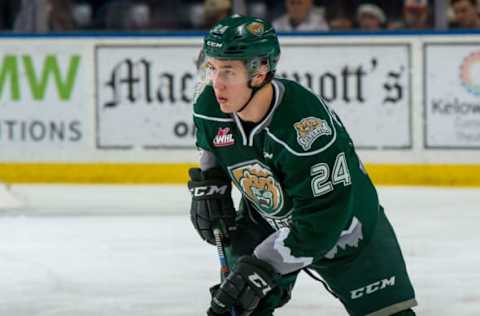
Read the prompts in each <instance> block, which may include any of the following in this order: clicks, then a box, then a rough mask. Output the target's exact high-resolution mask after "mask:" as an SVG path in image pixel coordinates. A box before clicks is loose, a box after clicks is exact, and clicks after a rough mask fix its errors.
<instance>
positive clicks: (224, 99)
mask: <svg viewBox="0 0 480 316" xmlns="http://www.w3.org/2000/svg"><path fill="white" fill-rule="evenodd" d="M207 78H208V80H210V81H211V83H212V86H213V90H214V91H215V96H216V98H217V102H218V104H219V105H220V109H221V110H222V112H224V113H233V112H237V111H238V110H239V109H241V108H242V107H243V105H245V103H246V102H247V101H248V99H249V98H250V95H251V90H250V88H248V84H247V83H248V80H249V78H248V72H247V67H246V66H245V63H244V62H243V61H240V60H221V59H215V58H209V59H208V61H207Z"/></svg>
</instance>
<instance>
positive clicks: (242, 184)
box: [228, 160, 284, 216]
mask: <svg viewBox="0 0 480 316" xmlns="http://www.w3.org/2000/svg"><path fill="white" fill-rule="evenodd" d="M228 170H229V172H230V174H231V176H232V179H233V182H234V183H235V185H236V186H237V188H238V189H239V190H240V191H241V192H243V193H244V195H245V196H246V197H247V198H248V199H249V200H250V201H251V202H252V203H253V204H255V206H256V208H257V210H259V211H261V212H264V213H265V214H268V215H270V216H273V215H275V214H277V213H278V212H280V211H281V210H282V207H283V202H284V197H283V191H282V188H281V186H280V183H279V182H278V181H277V180H276V179H275V178H274V176H273V173H272V171H271V170H270V169H269V168H268V167H267V166H266V165H264V164H262V163H261V162H260V161H258V160H252V161H246V162H244V163H240V164H238V165H234V166H231V167H229V168H228Z"/></svg>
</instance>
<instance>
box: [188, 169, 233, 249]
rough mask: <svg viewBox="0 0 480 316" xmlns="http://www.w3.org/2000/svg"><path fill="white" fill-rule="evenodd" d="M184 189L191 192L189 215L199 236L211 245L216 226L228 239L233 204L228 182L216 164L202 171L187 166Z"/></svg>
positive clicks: (226, 239) (231, 223)
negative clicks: (186, 180)
mask: <svg viewBox="0 0 480 316" xmlns="http://www.w3.org/2000/svg"><path fill="white" fill-rule="evenodd" d="M188 173H189V175H190V181H188V189H189V190H190V192H191V193H192V204H191V207H190V219H191V220H192V223H193V226H194V227H195V229H196V230H197V232H198V233H199V234H200V237H202V239H204V240H206V241H207V242H208V243H210V244H212V245H215V237H214V236H213V229H214V228H216V227H218V228H220V230H221V231H222V233H223V237H224V238H225V243H228V238H229V237H230V233H231V232H232V231H233V230H235V228H236V226H235V208H234V207H233V200H232V195H231V192H232V184H231V182H230V179H228V178H227V177H226V175H225V173H224V172H223V171H222V170H221V169H219V168H212V169H208V170H205V171H202V170H200V169H199V168H191V169H190V170H189V171H188Z"/></svg>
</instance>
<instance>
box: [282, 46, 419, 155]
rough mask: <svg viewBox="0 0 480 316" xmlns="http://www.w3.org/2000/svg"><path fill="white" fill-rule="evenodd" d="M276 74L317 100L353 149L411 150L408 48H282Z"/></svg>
mask: <svg viewBox="0 0 480 316" xmlns="http://www.w3.org/2000/svg"><path fill="white" fill-rule="evenodd" d="M282 48H283V50H282V57H281V60H280V63H279V75H281V76H283V77H287V78H289V79H292V80H295V81H298V82H300V83H302V84H303V85H305V86H307V87H309V88H310V89H311V90H313V91H314V92H315V93H316V94H318V95H320V96H321V97H322V98H323V99H324V100H325V101H326V102H327V104H329V105H330V106H331V107H332V108H333V109H334V110H335V111H336V112H337V113H338V114H339V116H340V118H341V119H342V120H343V123H344V124H345V125H346V127H347V129H348V130H349V132H350V136H351V137H352V138H353V141H354V143H355V145H356V147H357V148H360V149H406V148H411V147H412V134H411V130H412V126H411V125H412V123H411V97H410V95H411V88H410V87H411V83H410V69H411V63H410V59H411V58H410V54H411V52H410V46H409V45H408V44H369V45H365V44H343V45H342V44H329V45H322V44H308V45H298V44H291V45H284V46H283V47H282Z"/></svg>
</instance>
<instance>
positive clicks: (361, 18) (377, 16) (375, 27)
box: [357, 3, 386, 31]
mask: <svg viewBox="0 0 480 316" xmlns="http://www.w3.org/2000/svg"><path fill="white" fill-rule="evenodd" d="M385 22H386V17H385V13H384V12H383V10H382V9H381V8H380V7H379V6H377V5H375V4H371V3H366V4H362V5H360V6H359V7H358V9H357V23H358V27H359V29H360V30H362V31H379V30H381V29H383V28H384V26H385Z"/></svg>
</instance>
